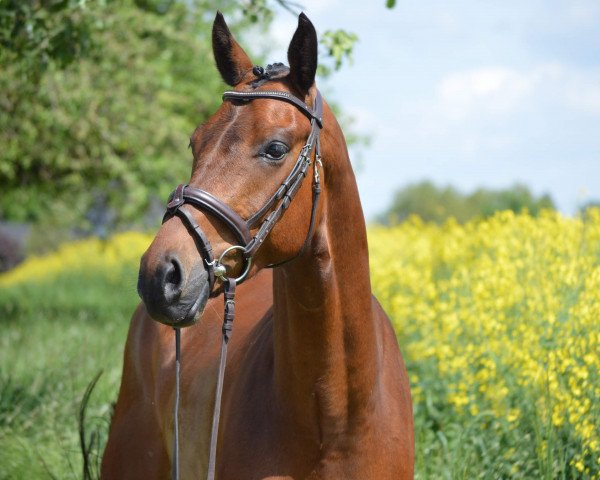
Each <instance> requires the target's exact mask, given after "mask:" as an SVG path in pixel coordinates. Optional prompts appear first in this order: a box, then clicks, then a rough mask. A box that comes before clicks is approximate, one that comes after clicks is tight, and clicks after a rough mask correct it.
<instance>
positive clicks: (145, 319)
mask: <svg viewBox="0 0 600 480" xmlns="http://www.w3.org/2000/svg"><path fill="white" fill-rule="evenodd" d="M317 46H318V44H317V35H316V32H315V29H314V27H313V25H312V23H311V22H310V21H309V20H308V18H307V17H306V16H305V15H304V14H301V15H300V17H299V20H298V27H297V30H296V32H295V33H294V36H293V38H292V41H291V43H290V46H289V49H288V62H289V67H286V66H285V65H283V64H274V65H271V66H269V67H268V68H267V69H266V70H265V69H264V68H262V67H255V66H253V64H252V62H251V61H250V59H249V57H248V55H247V54H246V53H245V52H244V50H243V49H242V47H240V45H239V44H238V43H237V41H236V40H235V39H234V37H233V36H232V34H231V32H230V31H229V28H228V27H227V24H226V23H225V20H224V18H223V16H222V15H221V14H220V13H218V14H217V16H216V19H215V21H214V24H213V52H214V56H215V61H216V65H217V68H218V70H219V72H220V74H221V76H222V78H223V80H224V81H225V82H226V83H227V84H229V85H230V86H231V87H233V91H232V92H226V94H225V100H224V101H223V103H222V105H221V106H220V107H219V109H218V110H217V112H216V113H215V114H214V115H213V116H212V117H210V118H209V120H208V121H207V122H206V123H205V124H203V125H201V126H200V127H198V128H197V129H196V130H195V132H194V133H193V135H192V138H191V148H192V152H193V157H194V161H193V167H192V174H191V178H190V181H189V186H187V185H186V186H180V187H178V190H176V192H175V193H174V197H178V196H180V197H181V196H182V195H184V194H183V193H182V192H185V191H190V192H192V193H193V192H196V193H197V194H198V195H197V196H200V194H202V195H204V196H205V197H206V198H209V199H210V198H212V199H213V203H214V204H216V205H217V206H219V205H220V208H221V214H219V212H218V211H216V210H210V208H209V209H208V212H207V209H206V208H203V209H200V208H195V205H181V204H182V203H183V200H182V199H180V200H181V201H180V202H179V203H178V204H177V205H175V208H174V209H172V208H171V206H172V203H173V202H176V203H177V198H175V199H171V202H170V207H169V208H170V210H169V212H170V213H171V214H170V215H169V214H168V215H166V216H165V220H164V223H163V225H162V226H161V228H160V230H159V231H158V233H157V235H156V237H155V239H154V241H153V242H152V244H151V245H150V247H149V248H148V250H147V251H146V253H145V254H144V255H143V257H142V259H141V263H140V273H139V282H138V291H139V293H140V296H141V298H142V300H143V302H142V303H141V304H140V305H139V306H138V308H137V310H136V311H135V313H134V315H133V318H132V321H131V325H130V329H129V334H128V338H127V343H126V347H125V356H124V366H123V376H122V381H121V387H120V391H119V396H118V400H117V403H116V406H115V410H114V415H113V419H112V422H111V427H110V431H109V438H108V442H107V445H106V449H105V452H104V456H103V461H102V468H101V475H102V478H103V479H105V480H110V479H145V480H147V479H166V478H169V476H170V472H171V463H172V461H173V455H174V451H173V448H172V445H173V435H174V434H173V430H174V420H173V414H172V411H173V405H174V402H175V388H174V384H175V377H174V361H175V352H174V348H173V329H172V327H177V328H179V327H183V326H187V328H182V329H181V356H182V367H181V400H180V405H181V407H180V410H179V416H178V418H179V419H180V423H181V425H180V426H179V436H180V441H179V444H180V447H179V453H178V455H179V458H180V459H181V469H180V477H181V478H182V479H198V478H204V477H205V476H206V471H207V463H208V450H209V448H208V446H209V439H210V433H211V418H212V413H213V408H214V403H215V400H214V398H215V389H216V384H217V380H216V378H217V377H216V376H217V370H218V363H219V342H220V338H221V322H222V310H221V309H222V307H221V305H222V296H223V295H222V292H223V289H224V282H220V281H219V279H218V278H217V279H216V280H215V281H211V278H210V275H209V274H210V273H211V268H212V267H214V265H215V261H213V262H208V261H205V260H206V257H205V255H206V251H205V249H206V248H212V250H213V251H214V252H215V257H217V256H218V255H220V254H221V253H222V252H224V251H225V250H227V249H228V248H230V247H232V246H236V245H239V242H240V240H239V239H238V237H239V235H236V231H235V228H236V226H235V225H234V224H235V221H234V220H235V219H240V218H241V219H248V218H250V217H252V216H254V217H255V218H258V219H259V224H258V225H257V226H255V227H253V228H251V229H250V230H251V235H254V237H253V238H256V237H257V236H259V234H258V233H256V232H257V231H259V230H261V228H263V227H262V225H264V223H265V222H266V221H265V220H263V218H264V217H266V216H267V214H268V213H269V212H272V211H273V210H274V208H275V207H273V203H270V200H269V199H272V198H275V197H277V195H275V196H274V195H273V192H279V191H280V189H281V188H282V187H281V185H282V183H285V182H286V181H287V180H286V179H289V176H290V175H291V174H290V171H291V170H292V171H293V172H294V171H296V170H295V169H296V167H297V166H298V165H299V164H300V163H301V161H300V160H301V158H302V155H303V152H306V151H305V150H303V148H305V147H306V144H307V138H311V135H313V133H314V132H313V131H314V130H315V124H317V123H318V127H319V129H317V134H318V133H320V137H318V139H317V142H316V143H317V144H318V146H317V148H318V150H317V151H316V152H315V155H314V157H315V158H314V161H313V160H312V156H311V151H308V155H304V159H305V160H306V162H308V163H306V164H307V165H308V164H310V165H311V166H312V171H311V170H307V169H305V170H304V172H303V173H302V175H301V176H305V175H308V176H309V178H310V177H312V176H313V175H314V181H313V188H312V189H311V186H310V182H304V183H299V184H298V185H297V187H298V188H296V191H295V192H294V193H295V196H294V195H290V198H289V199H287V200H286V198H283V197H285V195H283V194H282V195H280V196H279V198H280V199H281V202H287V205H286V209H282V210H281V212H280V216H279V218H278V219H277V220H276V223H273V224H272V225H271V227H272V228H271V229H270V233H269V232H267V233H268V235H266V236H264V237H261V238H260V245H259V246H260V248H257V249H255V253H254V255H253V256H252V258H251V260H252V264H251V265H250V264H249V260H248V259H246V260H245V259H244V258H243V254H245V253H247V252H246V250H245V249H244V248H237V249H234V250H236V251H233V252H232V254H231V255H229V256H227V258H224V259H223V260H222V264H223V265H222V267H223V268H226V269H227V271H228V272H232V273H231V274H230V275H233V276H235V275H240V276H241V275H242V273H241V271H242V270H243V269H245V268H246V269H247V270H248V279H247V281H246V282H245V283H244V284H243V285H241V286H240V287H239V288H238V293H237V301H236V311H237V316H236V318H235V330H234V332H233V334H232V337H231V340H230V341H229V343H228V345H229V352H230V355H229V360H228V363H227V370H226V374H225V379H224V387H223V402H222V407H221V423H220V426H219V430H218V450H217V451H218V453H217V458H216V478H217V479H219V480H246V479H247V480H259V479H263V480H264V479H295V480H299V479H308V480H320V479H350V480H352V479H355V480H365V479H373V480H386V479H390V480H391V479H393V480H399V479H410V478H412V477H413V463H414V436H413V417H412V403H411V396H410V390H409V382H408V377H407V372H406V369H405V366H404V362H403V359H402V356H401V353H400V350H399V348H398V345H397V341H396V336H395V334H394V330H393V329H392V326H391V324H390V321H389V319H388V318H387V316H386V314H385V313H384V311H383V309H382V308H381V306H380V305H379V303H378V302H377V300H376V299H375V297H374V296H373V295H372V293H371V285H370V279H369V258H368V251H367V235H366V229H365V222H364V217H363V213H362V207H361V204H360V201H359V196H358V191H357V187H356V181H355V178H354V174H353V171H352V167H351V164H350V160H349V157H348V152H347V148H346V143H345V140H344V136H343V134H342V131H341V129H340V127H339V125H338V123H337V121H336V120H335V117H334V114H333V113H332V111H331V109H330V108H329V106H328V105H327V104H326V103H324V102H323V103H321V102H322V101H321V98H320V94H319V93H318V90H317V88H316V86H315V74H316V69H317ZM236 95H238V97H239V98H236ZM261 96H263V97H264V98H261ZM279 97H281V98H279ZM283 97H285V98H283ZM282 99H283V100H286V99H287V100H286V101H281V100H282ZM298 100H299V101H298ZM307 105H311V106H312V107H307ZM320 105H322V110H323V111H322V115H320V116H317V115H316V114H315V113H314V112H316V111H317V110H318V108H317V107H319V106H320ZM307 117H309V118H308V119H307ZM321 126H322V129H321V128H320V127H321ZM318 130H321V131H320V132H318ZM313 140H314V138H313ZM313 143H314V142H313ZM317 153H320V156H322V162H321V161H320V156H319V157H318V158H317ZM296 158H298V162H297V164H296V165H295V164H294V159H296ZM319 176H320V177H321V179H320V181H321V182H322V183H321V184H318V186H319V188H320V189H322V193H321V195H320V200H318V201H317V202H315V182H316V181H318V180H319ZM299 177H300V176H297V177H294V178H299ZM300 182H301V180H300ZM185 188H188V190H185ZM284 190H285V189H284ZM198 192H199V193H198ZM284 193H285V192H284ZM187 195H188V196H189V195H192V194H190V193H188V194H187ZM286 195H289V190H288V193H287V194H286ZM182 198H183V197H182ZM215 199H216V200H215ZM292 199H293V201H292ZM204 206H205V207H206V205H204ZM261 207H262V208H261ZM267 207H268V208H267ZM287 207H289V208H287ZM227 208H228V209H229V210H231V211H229V210H227V211H228V212H229V213H228V215H229V217H227V216H225V217H224V216H223V214H222V211H223V210H224V209H227ZM177 209H179V211H176V210H177ZM217 210H218V209H217ZM261 210H262V211H261ZM284 210H285V213H284ZM181 211H184V213H183V214H185V215H186V218H187V220H185V219H184V218H183V217H182V216H181V215H182V212H181ZM211 212H212V213H211ZM215 212H216V213H215ZM256 212H258V213H256ZM175 213H177V214H175ZM231 219H234V220H231ZM184 220H185V221H184ZM260 221H262V222H263V223H262V224H261V223H260ZM190 222H191V223H190ZM232 222H233V223H232ZM238 223H239V222H238ZM194 232H196V233H194ZM307 232H308V233H307ZM237 233H239V232H237ZM198 235H201V236H203V237H202V238H200V237H199V236H198ZM204 241H206V242H205V243H203V242H204ZM199 242H200V244H201V245H200V246H199V245H198V243H199ZM207 245H211V246H212V247H207ZM199 250H200V253H202V254H199ZM210 258H212V257H210ZM211 265H212V267H211ZM209 267H211V268H209ZM268 267H274V268H272V269H269V268H268ZM215 271H216V270H215ZM221 273H222V272H221ZM222 278H223V277H222ZM213 280H214V279H213ZM153 320H156V321H157V322H155V321H153ZM158 322H161V323H158Z"/></svg>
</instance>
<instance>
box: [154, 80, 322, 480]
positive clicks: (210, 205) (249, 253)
mask: <svg viewBox="0 0 600 480" xmlns="http://www.w3.org/2000/svg"><path fill="white" fill-rule="evenodd" d="M261 98H263V99H264V98H267V99H273V100H280V101H284V102H287V103H291V104H292V105H295V106H296V107H297V108H298V109H299V110H300V111H301V112H302V113H303V114H304V115H305V116H306V117H308V119H309V120H310V124H311V130H310V134H309V135H308V138H307V140H306V144H305V145H304V146H303V147H302V149H301V150H300V154H299V156H298V159H297V160H296V163H295V164H294V166H293V168H292V170H291V171H290V173H289V175H288V176H287V177H286V179H285V180H284V181H283V183H282V184H281V185H280V186H279V188H278V189H277V191H276V192H275V193H274V194H273V195H272V196H271V197H270V198H269V199H268V200H267V202H266V203H265V204H264V205H263V206H262V207H261V208H260V209H259V210H258V211H257V212H256V213H254V214H253V215H252V216H250V217H249V218H248V219H247V220H244V219H242V218H241V217H240V216H239V215H238V213H237V212H235V210H233V209H232V208H231V207H229V206H228V205H227V204H225V203H224V202H222V201H221V200H219V199H218V198H216V197H215V196H213V195H211V194H210V193H208V192H206V191H204V190H200V189H198V188H194V187H190V186H189V185H186V184H180V185H178V186H177V188H176V189H175V191H174V192H173V193H172V194H171V196H170V197H169V201H168V204H167V211H166V213H165V216H164V217H163V223H164V222H165V221H166V220H168V219H169V218H171V217H173V216H178V217H179V218H181V220H182V221H183V223H184V224H185V225H186V227H187V228H188V231H189V232H190V234H191V235H192V236H193V237H194V240H195V242H196V246H197V248H198V251H199V253H200V256H201V257H202V259H203V263H204V266H205V268H206V270H207V273H208V282H209V291H210V292H211V296H214V295H216V293H215V289H214V288H213V287H214V285H215V282H216V280H217V279H220V280H221V281H222V282H223V290H224V300H225V313H224V318H223V327H222V342H221V354H220V359H219V372H218V375H217V388H216V391H215V406H214V411H213V421H212V430H211V439H210V452H209V462H208V473H207V480H214V477H215V468H216V449H217V437H218V432H219V416H220V411H221V396H222V392H223V378H224V373H225V364H226V359H227V344H228V342H229V339H230V337H231V332H232V327H233V320H234V316H235V287H236V284H239V283H241V282H243V281H244V280H245V279H246V276H247V275H248V272H249V271H250V267H251V265H252V259H253V257H254V255H255V254H256V252H257V251H258V249H259V248H260V247H261V245H262V244H263V242H264V241H265V239H266V238H267V236H268V235H269V233H271V231H272V230H273V227H274V226H275V224H276V223H277V222H278V221H279V219H280V218H281V217H282V216H283V214H284V212H285V211H286V210H287V208H288V207H289V206H290V203H291V202H292V200H293V199H294V197H295V195H296V193H298V190H299V189H300V187H301V185H302V181H303V180H304V178H305V177H306V175H307V172H308V169H309V167H310V165H311V163H312V164H313V170H314V173H313V194H312V208H311V215H310V223H309V227H308V232H307V234H306V238H305V239H304V243H303V245H302V247H301V248H300V250H299V251H298V252H297V253H296V254H295V255H294V256H293V257H292V258H288V259H286V260H284V261H282V262H279V263H272V264H269V265H267V267H271V268H272V267H277V266H279V265H283V264H284V263H287V262H290V261H292V260H293V259H295V258H297V257H298V256H300V255H301V254H302V253H303V252H304V250H305V249H306V247H307V245H308V243H309V241H310V238H311V237H312V234H313V231H314V227H315V223H316V213H317V207H318V201H319V195H320V193H321V181H320V174H319V167H321V166H322V164H321V143H320V133H321V129H322V128H323V99H322V97H321V94H320V93H319V91H318V90H317V93H316V96H315V99H314V103H313V104H314V110H313V109H311V108H309V107H308V106H307V105H306V104H305V103H304V102H303V101H302V100H300V99H298V98H297V97H295V96H294V95H292V94H290V93H288V92H282V91H278V90H259V91H248V92H246V91H240V92H237V91H226V92H225V93H224V94H223V100H229V101H241V102H250V101H252V100H256V99H261ZM313 150H314V163H313V161H312V153H313ZM185 204H190V205H193V206H194V207H197V208H199V209H200V210H202V211H203V212H205V213H207V214H209V215H212V216H214V217H216V218H218V219H219V220H221V221H222V222H223V223H224V224H225V225H226V226H227V228H228V229H229V230H230V231H231V232H232V233H233V235H234V236H235V238H236V240H237V241H238V244H237V245H232V246H231V247H229V248H227V249H225V251H223V252H222V253H221V254H220V256H219V258H218V259H216V260H215V256H214V254H213V250H212V246H211V244H210V242H209V241H208V238H207V237H206V234H205V233H204V232H203V231H202V228H200V225H198V222H196V220H194V217H193V215H192V214H191V213H190V212H189V211H188V209H187V208H185ZM259 225H260V226H259ZM256 227H258V230H257V232H256V233H255V234H254V235H252V234H251V230H252V229H254V228H256ZM236 250H239V251H241V252H242V255H243V258H244V266H243V269H242V273H241V274H240V275H239V276H238V277H237V278H236V277H229V276H228V275H227V268H226V266H225V265H224V264H223V259H224V258H225V257H226V256H227V255H228V254H229V253H230V252H232V251H236ZM175 349H176V355H175V358H176V382H175V384H176V391H175V406H174V417H175V418H174V440H173V442H174V445H173V464H172V466H173V469H172V478H173V479H175V480H176V479H178V478H179V419H178V412H179V371H180V329H179V328H175Z"/></svg>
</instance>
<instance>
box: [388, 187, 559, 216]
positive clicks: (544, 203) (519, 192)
mask: <svg viewBox="0 0 600 480" xmlns="http://www.w3.org/2000/svg"><path fill="white" fill-rule="evenodd" d="M548 208H550V209H553V208H554V202H553V201H552V198H551V197H550V196H549V195H542V196H540V197H535V196H534V195H533V194H532V193H531V191H530V190H529V188H527V187H526V186H524V185H519V184H517V185H514V186H513V187H511V188H508V189H504V190H489V189H485V188H480V189H478V190H476V191H474V192H472V193H470V194H463V193H461V192H459V191H458V190H457V189H455V188H454V187H452V186H446V187H437V186H436V185H434V184H433V183H432V182H429V181H425V182H421V183H416V184H412V185H408V186H406V187H404V188H402V189H400V190H398V191H397V192H396V194H395V195H394V198H393V200H392V205H391V206H390V207H389V209H388V210H387V211H386V212H385V213H384V214H383V215H381V217H380V219H379V220H380V221H381V222H382V223H385V224H396V223H400V222H402V221H404V220H405V219H406V218H408V217H409V216H411V215H418V216H419V217H421V218H422V219H423V220H425V221H430V222H436V223H442V222H444V221H445V220H446V219H448V218H450V217H452V218H455V219H456V220H457V221H458V222H461V223H464V222H467V221H469V220H471V219H472V218H486V217H489V216H491V215H493V214H494V213H495V212H497V211H500V210H512V211H514V212H521V211H523V210H527V211H528V212H529V213H531V214H532V215H538V214H539V212H540V211H541V210H543V209H548Z"/></svg>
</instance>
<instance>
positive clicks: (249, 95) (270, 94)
mask: <svg viewBox="0 0 600 480" xmlns="http://www.w3.org/2000/svg"><path fill="white" fill-rule="evenodd" d="M319 95H320V94H319V93H318V92H317V97H318V96H319ZM255 98H272V99H274V100H283V101H284V102H288V103H291V104H292V105H295V106H296V107H298V109H299V110H300V111H301V112H302V113H303V114H304V115H306V116H307V117H308V118H309V120H313V119H314V120H316V121H317V123H318V124H319V128H323V118H322V115H323V111H322V110H321V111H320V112H318V111H316V110H315V111H313V110H312V109H310V108H309V107H308V106H307V105H306V103H304V102H303V101H302V100H300V99H299V98H297V97H295V96H294V95H292V94H291V93H288V92H282V91H280V90H258V91H254V92H236V91H234V90H227V91H226V92H224V93H223V100H242V101H249V100H253V99H255Z"/></svg>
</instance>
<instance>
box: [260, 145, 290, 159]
mask: <svg viewBox="0 0 600 480" xmlns="http://www.w3.org/2000/svg"><path fill="white" fill-rule="evenodd" d="M288 151H289V148H288V146H287V145H286V144H285V143H281V142H271V143H269V145H268V146H267V148H266V149H265V152H264V154H263V155H264V156H265V157H267V158H268V159H269V160H281V159H282V158H283V157H285V155H286V153H288Z"/></svg>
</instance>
